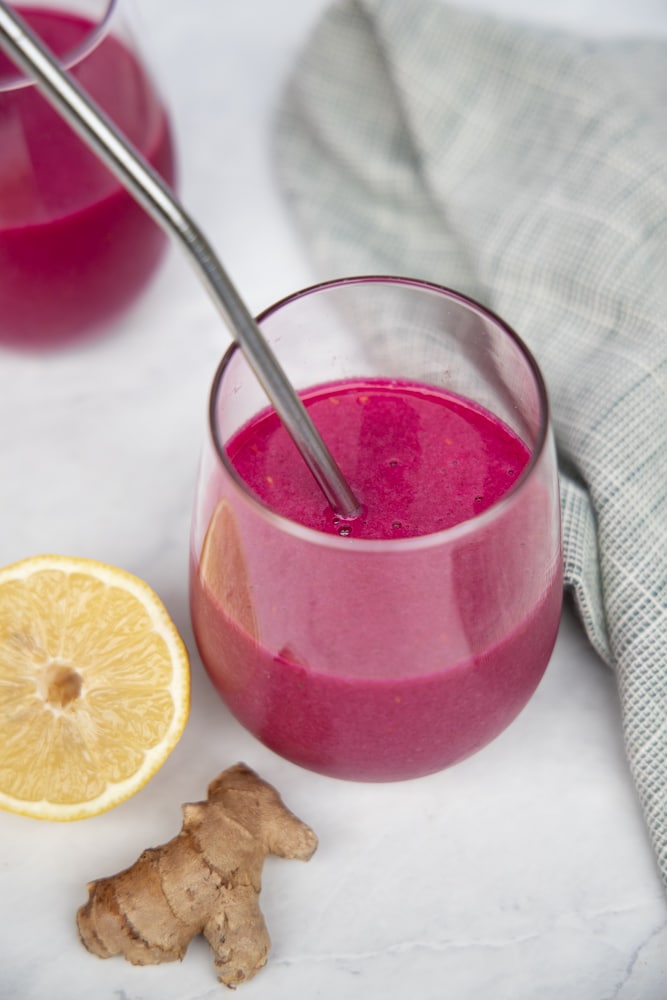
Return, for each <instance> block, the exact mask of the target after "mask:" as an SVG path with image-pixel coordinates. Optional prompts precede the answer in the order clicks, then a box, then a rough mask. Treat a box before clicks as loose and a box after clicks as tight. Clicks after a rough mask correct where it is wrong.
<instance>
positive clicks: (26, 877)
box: [0, 0, 667, 1000]
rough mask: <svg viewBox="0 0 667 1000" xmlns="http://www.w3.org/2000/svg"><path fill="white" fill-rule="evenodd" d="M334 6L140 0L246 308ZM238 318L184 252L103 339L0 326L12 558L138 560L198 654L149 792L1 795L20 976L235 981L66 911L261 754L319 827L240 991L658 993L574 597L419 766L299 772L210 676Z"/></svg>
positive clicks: (80, 993)
mask: <svg viewBox="0 0 667 1000" xmlns="http://www.w3.org/2000/svg"><path fill="white" fill-rule="evenodd" d="M324 5H325V0H289V3H281V4H277V3H275V2H274V0H244V2H243V3H222V2H220V0H190V2H189V3H187V4H174V3H165V2H164V0H136V6H137V8H138V11H139V13H140V14H141V16H142V18H143V20H144V23H145V24H146V26H147V30H149V31H150V37H149V40H148V42H147V45H146V48H147V52H148V54H149V56H150V58H151V60H152V64H153V67H154V69H156V70H157V72H158V75H159V77H160V79H161V81H162V88H163V91H164V93H165V94H166V96H167V99H168V101H169V104H170V107H171V110H172V117H173V120H174V122H175V127H176V133H177V137H178V140H179V143H180V150H181V175H182V184H181V188H182V192H183V194H184V197H185V199H186V201H187V203H188V205H189V206H190V208H191V210H192V212H193V214H194V215H195V217H196V218H198V219H199V221H200V222H201V223H202V225H203V226H204V228H205V229H206V231H207V232H208V233H209V235H210V237H211V238H212V241H213V242H214V244H215V245H216V246H217V248H218V249H219V251H220V253H221V255H222V257H223V259H224V260H225V262H226V265H227V266H228V268H229V270H230V272H231V274H232V275H233V277H234V278H235V280H236V281H237V283H238V284H239V286H240V288H241V290H242V292H243V294H244V295H245V297H246V298H247V300H248V302H249V304H250V305H251V307H252V308H253V309H259V308H261V307H263V306H265V305H267V304H268V303H269V302H271V301H272V300H274V299H275V298H277V297H279V296H281V295H282V294H284V293H286V292H288V291H291V290H292V289H294V288H296V287H299V286H301V285H304V284H306V283H308V282H309V280H310V278H311V274H310V272H309V269H308V264H307V261H306V259H305V257H304V255H303V254H302V252H301V250H300V248H299V246H298V244H297V242H296V240H295V237H294V234H293V231H292V229H291V226H290V222H289V219H288V217H287V214H286V212H285V209H284V207H283V206H282V204H281V202H280V199H279V197H278V194H277V191H276V188H275V184H274V180H273V176H272V170H271V155H270V142H269V123H270V116H271V110H272V107H273V102H274V99H275V95H276V93H277V91H278V88H279V86H280V82H281V80H282V78H283V76H284V73H285V72H286V70H287V68H288V66H289V64H290V61H291V59H292V58H293V55H294V53H295V51H296V49H297V47H298V46H299V45H300V44H301V42H302V40H303V38H304V36H305V34H306V32H307V30H308V28H309V25H310V24H311V23H312V22H313V21H314V19H315V18H316V17H317V15H318V14H319V13H320V11H321V10H322V9H323V8H324ZM476 5H477V6H479V7H486V8H488V9H496V10H499V11H501V12H503V13H519V14H521V15H523V16H525V17H527V18H530V17H532V18H535V17H539V18H540V19H541V20H544V21H546V20H551V21H552V22H553V23H558V24H560V25H565V26H571V27H573V28H574V30H586V31H589V30H593V31H597V32H604V33H606V34H610V33H613V34H624V33H628V32H633V33H641V32H643V31H644V32H645V31H648V32H651V33H661V34H667V7H665V4H664V2H663V0H635V2H634V3H633V4H632V5H629V4H627V3H625V2H624V0H615V2H614V3H611V2H606V0H587V2H584V0H568V2H564V3H561V4H559V5H543V6H544V7H545V8H547V7H551V8H554V9H552V10H546V9H545V10H542V9H540V10H539V11H536V10H535V9H534V8H536V7H537V5H535V4H534V3H533V2H532V0H496V2H495V3H494V2H493V0H486V2H485V3H484V2H482V0H478V3H477V4H476ZM556 6H557V8H558V9H557V10H556V9H555V8H556ZM227 339H228V338H227V334H226V333H225V331H224V329H223V328H222V327H221V325H220V321H219V320H218V319H217V316H216V314H215V313H214V311H213V308H212V306H211V305H210V304H209V302H208V299H207V298H206V296H205V295H204V293H203V292H202V291H201V290H200V287H199V284H198V282H197V281H196V279H195V277H194V276H193V275H192V273H191V272H190V269H189V267H188V265H187V264H186V263H185V262H184V261H183V259H182V257H181V255H180V253H179V252H178V251H176V250H172V251H171V252H170V254H169V257H168V259H167V261H166V262H165V264H164V266H163V267H162V269H161V271H160V273H159V275H158V277H157V279H156V280H155V282H154V283H153V284H152V286H151V287H150V289H149V291H148V292H147V293H146V295H145V296H144V297H143V299H142V300H141V302H140V303H139V304H138V305H137V306H136V308H134V310H133V311H132V312H131V313H130V315H128V316H127V317H125V319H124V320H123V322H121V323H119V324H118V325H117V327H116V328H115V329H114V330H113V331H112V334H111V335H110V336H108V337H106V338H105V339H102V340H99V341H97V342H95V343H90V344H88V345H86V346H83V347H78V348H77V349H73V350H69V351H67V352H63V353H60V354H52V355H48V356H47V355H40V356H32V357H27V356H20V355H16V354H12V353H9V352H7V351H0V456H1V459H2V465H1V468H2V472H1V476H0V510H1V511H2V532H1V533H0V564H5V563H8V562H11V561H13V560H16V559H20V558H22V557H24V556H27V555H29V554H32V553H37V552H42V551H60V552H64V553H72V554H78V555H82V556H91V557H95V558H99V559H103V560H107V561H110V562H114V563H117V564H119V565H122V566H124V567H126V568H127V569H129V570H131V571H133V572H135V573H137V574H139V575H140V576H142V577H144V578H145V579H147V580H148V581H149V582H150V583H151V584H152V585H153V586H154V587H155V588H156V590H157V591H158V592H159V593H160V594H161V596H162V598H163V599H164V601H165V603H166V604H167V606H168V608H169V610H170V612H171V614H172V615H173V617H174V619H175V621H176V623H177V625H178V626H179V627H180V629H181V631H182V633H183V635H184V637H185V639H186V641H187V643H188V646H189V648H190V650H191V653H192V667H193V706H192V715H191V720H190V723H189V725H188V727H187V729H186V732H185V735H184V736H183V739H182V741H181V743H180V744H179V746H178V747H177V748H176V750H175V752H174V753H173V755H172V756H171V758H170V759H169V761H168V762H167V764H166V765H165V767H164V768H163V769H162V770H161V771H160V773H159V774H158V775H157V776H156V777H155V778H154V779H153V781H151V782H150V784H149V785H148V786H147V787H146V788H145V789H144V790H143V791H142V792H141V793H140V794H138V795H137V796H136V797H135V798H133V799H131V800H130V801H129V802H126V803H125V804H123V805H121V806H119V807H117V808H116V809H115V810H113V811H111V812H110V813H107V814H105V815H103V816H100V817H97V818H95V819H92V820H87V821H83V822H80V823H75V824H66V825H59V824H48V823H40V822H37V821H32V820H29V819H25V818H21V817H18V816H13V815H10V814H6V813H0V928H1V929H2V930H1V933H0V998H2V1000H9V998H21V1000H45V998H48V1000H90V998H91V997H95V998H96V1000H112V998H116V1000H140V998H141V1000H158V998H159V1000H195V998H197V1000H203V998H211V997H214V996H219V995H221V992H222V991H223V990H224V987H222V986H220V985H219V984H218V983H217V981H216V979H215V976H214V974H213V970H212V965H211V962H210V959H209V956H208V954H207V948H206V946H205V945H204V944H203V943H202V942H196V943H195V944H193V945H192V946H191V948H190V950H189V952H188V954H187V956H186V958H185V960H184V961H183V963H181V964H176V965H168V966H161V967H153V968H143V969H141V968H133V967H131V966H129V965H128V964H126V963H125V962H124V961H123V960H121V959H113V960H109V961H106V962H104V961H101V960H99V959H97V958H94V957H92V956H90V955H88V954H87V953H86V952H85V951H84V949H83V948H82V947H81V945H80V944H79V943H78V940H77V936H76V931H75V926H74V914H75V911H76V908H77V907H78V905H79V904H80V903H81V902H83V900H84V899H85V883H86V882H87V881H88V880H89V879H91V878H95V877H98V876H101V875H104V874H109V873H111V872H112V871H115V870H117V869H118V868H121V867H124V866H125V865H127V864H129V863H130V862H132V861H133V860H134V859H135V857H136V856H137V855H138V854H139V852H140V851H141V850H142V849H143V848H144V847H146V846H148V845H152V844H156V843H161V842H163V841H164V840H167V839H168V838H170V837H171V836H172V835H173V834H174V833H176V832H177V830H178V828H179V825H180V811H179V805H180V803H181V802H182V801H187V800H189V799H197V798H200V797H202V796H203V794H204V791H205V787H206V784H207V782H208V780H209V779H210V778H211V777H212V776H214V775H215V774H216V773H217V772H218V771H219V770H221V769H222V768H223V767H225V766H227V765H228V764H231V763H233V762H234V761H236V760H239V759H243V760H246V761H247V762H248V763H250V764H251V765H252V766H254V767H256V768H257V769H258V770H260V772H261V773H262V774H263V775H264V776H265V777H266V778H268V779H269V780H271V781H273V782H274V783H275V784H276V785H277V786H278V787H279V788H280V789H281V791H282V793H283V795H284V797H285V799H286V801H287V803H288V804H289V805H290V806H291V807H292V808H293V809H294V810H295V811H296V812H297V813H298V814H299V815H300V816H302V818H304V819H305V820H307V821H308V822H309V823H311V825H312V826H313V827H314V828H315V829H316V830H317V833H318V834H319V837H320V848H319V850H318V852H317V854H316V855H315V857H314V858H313V860H312V861H311V862H310V863H309V864H307V865H304V864H302V863H299V862H286V861H279V860H277V859H270V860H269V862H268V863H267V865H266V868H265V880H264V890H263V896H262V905H263V909H264V912H265V915H266V919H267V923H268V926H269V930H270V933H271V936H272V939H273V949H272V953H271V956H270V961H269V965H268V966H267V968H266V969H265V970H263V971H262V972H261V973H260V974H259V976H258V977H257V978H256V979H255V980H254V981H253V982H251V983H249V984H247V985H245V986H244V987H242V988H241V989H242V992H243V996H244V997H247V998H248V1000H252V998H258V1000H260V998H269V997H270V998H271V1000H282V998H288V997H290V998H291V997H304V998H305V997H313V998H315V997H317V998H321V1000H333V998H340V997H345V998H348V1000H355V998H363V1000H374V998H383V1000H388V998H399V997H404V996H419V997H421V998H422V1000H441V998H442V997H445V996H447V997H452V998H453V997H456V998H461V1000H464V998H465V1000H476V998H480V1000H486V998H489V997H493V998H494V1000H535V998H538V997H539V998H540V1000H664V998H665V996H667V900H666V898H665V895H664V892H663V889H662V887H661V884H660V881H659V878H658V874H657V870H656V867H655V864H654V861H653V856H652V853H651V849H650V845H649V843H648V840H647V836H646V833H645V830H644V826H643V822H642V819H641V816H640V812H639V808H638V805H637V802H636V799H635V794H634V790H633V787H632V784H631V780H630V777H629V775H628V771H627V768H626V764H625V760H624V756H623V748H622V742H621V736H620V726H619V708H618V702H617V696H616V692H615V687H614V681H613V678H612V676H611V675H610V673H609V672H608V671H607V669H606V668H605V667H604V666H603V665H602V664H601V663H599V662H598V661H597V660H596V658H595V656H594V655H593V654H592V653H591V651H590V650H589V648H588V646H587V644H586V641H585V639H584V637H583V635H582V633H581V631H580V629H579V627H578V625H577V624H576V622H574V621H573V619H572V618H571V617H570V616H569V614H567V613H566V615H565V618H564V621H563V626H562V631H561V635H560V638H559V642H558V645H557V649H556V652H555V654H554V657H553V660H552V663H551V665H550V667H549V670H548V672H547V675H546V677H545V679H544V682H543V683H542V685H541V687H540V689H539V691H538V693H537V695H536V696H535V698H534V700H533V701H532V702H531V704H530V705H529V707H528V708H527V709H526V710H525V712H524V713H523V715H522V716H521V717H520V719H519V720H518V721H517V722H516V723H515V725H514V726H513V727H512V728H511V729H510V730H509V731H508V732H507V733H506V734H504V735H503V736H502V737H501V738H500V739H499V740H497V741H496V742H495V743H494V744H493V745H492V746H490V747H488V748H487V749H486V750H484V751H483V752H482V753H480V754H479V755H477V756H476V757H474V758H473V759H471V760H469V761H468V762H466V763H464V764H462V765H460V766H458V767H456V768H454V769H452V770H450V771H448V772H445V773H443V774H440V775H436V776H432V777H429V778H425V779H421V780H418V781H413V782H407V783H402V784H395V785H379V786H368V785H357V784H353V783H345V782H338V781H334V780H329V779H325V778H322V777H319V776H317V775H315V774H311V773H308V772H306V771H303V770H301V769H299V768H297V767H295V766H293V765H291V764H289V763H287V762H285V761H282V760H281V759H280V758H278V757H276V756H275V755H273V754H272V753H270V752H269V751H268V750H266V749H264V748H263V747H262V746H260V745H259V744H258V743H257V742H256V741H255V740H254V739H253V738H251V737H250V736H249V735H247V734H246V733H244V732H243V731H242V730H241V728H240V727H239V725H238V724H237V723H236V722H235V721H233V720H232V719H231V718H230V716H229V715H228V713H227V711H226V709H225V708H224V707H223V705H222V704H221V703H220V702H219V701H218V699H217V697H216V696H215V695H213V693H212V688H211V686H210V684H209V682H208V680H207V679H206V677H205V675H204V673H203V670H202V668H201V665H200V663H199V661H198V659H197V656H196V653H195V649H194V643H193V640H192V633H191V629H190V624H189V618H188V611H187V579H186V566H187V536H188V521H189V511H190V505H191V500H192V494H193V484H194V477H195V470H196V464H197V457H198V452H199V442H200V439H201V434H202V432H203V427H204V418H205V408H206V396H207V390H208V386H209V382H210V379H211V376H212V373H213V369H214V366H215V363H216V360H217V359H218V357H219V355H220V354H221V352H222V349H223V347H224V346H225V345H226V343H227Z"/></svg>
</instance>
